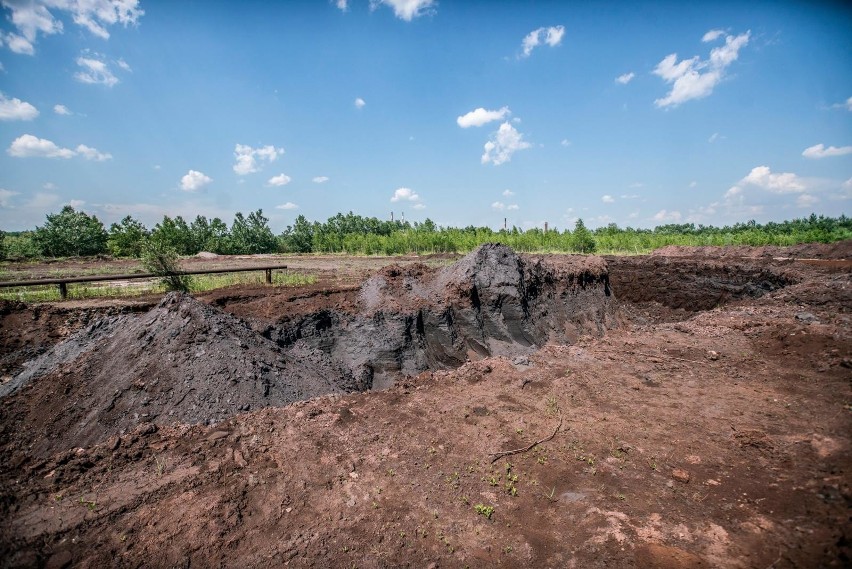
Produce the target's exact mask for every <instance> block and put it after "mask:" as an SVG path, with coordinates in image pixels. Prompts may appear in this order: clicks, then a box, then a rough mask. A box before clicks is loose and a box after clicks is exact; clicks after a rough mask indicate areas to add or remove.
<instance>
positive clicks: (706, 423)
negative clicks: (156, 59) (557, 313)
mask: <svg viewBox="0 0 852 569" xmlns="http://www.w3.org/2000/svg"><path fill="white" fill-rule="evenodd" d="M834 247H837V246H834ZM820 251H821V249H820V247H818V246H812V249H810V250H809V251H808V255H807V256H808V258H820V257H821V258H822V259H824V260H826V261H830V262H823V263H820V264H815V263H812V262H801V261H795V260H791V259H789V258H790V257H795V256H796V255H794V254H785V251H780V254H774V253H773V254H772V255H771V256H763V255H752V254H740V255H738V256H729V255H720V254H718V251H716V250H711V251H709V252H708V254H707V255H704V252H703V251H702V250H691V251H688V254H681V253H683V252H682V251H668V253H669V254H668V255H662V254H658V255H654V256H646V257H616V258H607V259H606V267H607V271H608V279H609V286H611V290H612V293H613V298H615V299H617V303H618V304H617V306H615V308H614V309H615V310H616V313H615V314H614V315H613V317H612V318H606V319H604V321H605V322H606V327H607V330H606V332H605V334H604V335H603V336H599V335H598V333H597V329H596V327H588V326H587V327H585V328H583V332H582V333H580V334H578V335H577V336H576V337H573V336H571V335H569V336H563V337H560V338H554V339H552V340H551V341H550V343H548V344H547V345H546V346H545V347H544V348H542V349H540V350H538V351H535V352H532V353H530V354H529V355H522V356H517V357H506V356H489V357H483V356H482V355H480V354H479V353H478V352H477V351H476V350H471V351H470V352H469V353H468V354H467V355H468V358H469V359H470V361H468V363H464V364H463V365H461V367H458V368H457V369H449V367H447V368H446V369H434V370H432V371H425V372H423V373H420V374H418V375H416V376H414V377H410V378H407V379H405V378H404V379H402V380H400V381H398V382H397V383H396V385H394V386H393V387H391V388H390V389H387V390H384V391H372V392H368V393H355V394H349V395H340V394H331V395H326V396H322V397H319V398H315V399H312V400H309V401H301V402H296V403H292V404H290V405H287V406H285V407H280V408H274V407H269V408H265V409H261V410H254V409H252V410H250V411H248V412H242V413H239V414H237V415H235V416H231V417H230V418H228V419H225V420H224V421H221V422H218V423H215V424H213V425H209V426H207V425H189V424H156V421H155V422H154V423H151V422H141V423H140V424H139V425H138V426H137V427H135V428H133V429H128V430H126V432H125V433H124V434H121V435H111V436H110V437H109V438H107V439H106V440H103V441H100V442H97V443H94V444H91V445H86V446H85V448H77V449H69V450H65V451H61V452H58V453H49V454H46V455H41V456H38V453H35V452H34V451H33V449H28V448H25V447H20V446H18V445H17V444H16V442H15V441H16V440H24V439H16V438H15V433H9V432H8V428H9V426H10V425H11V424H13V423H14V422H15V421H17V420H18V419H17V417H19V415H17V414H16V413H17V411H16V409H13V408H10V406H11V404H10V401H23V400H21V399H19V397H21V396H22V395H23V393H24V391H25V390H22V391H21V392H19V393H18V394H16V395H14V396H13V397H11V398H9V397H6V398H3V399H0V428H2V429H3V430H4V432H5V435H3V442H2V444H3V447H2V466H0V487H2V490H0V518H2V519H3V520H4V523H3V524H2V525H0V560H2V561H0V566H4V567H29V566H34V567H37V566H48V567H66V566H81V567H100V566H105V565H107V566H121V567H143V566H144V567H147V566H156V567H173V566H181V567H191V566H196V567H198V566H201V567H217V566H219V567H243V566H245V567H267V566H282V565H285V564H286V565H289V566H297V567H302V566H305V567H397V566H408V567H429V566H433V567H465V566H469V567H481V566H505V567H659V568H685V567H736V568H739V567H743V568H746V567H756V568H760V569H766V568H767V567H774V568H776V569H777V568H782V567H846V566H849V564H850V554H852V551H850V545H849V540H850V538H852V528H851V527H850V505H851V504H850V499H851V498H852V494H850V488H849V472H850V467H852V458H850V457H852V455H851V454H850V438H849V433H850V432H852V416H851V415H850V402H852V393H851V392H850V386H851V384H850V379H852V341H850V336H851V335H852V278H850V272H852V263H850V262H849V261H839V260H837V257H832V256H831V255H828V254H826V255H822V256H821V255H820ZM831 251H834V250H833V249H832V250H831ZM746 253H748V252H746ZM778 257H786V258H787V259H783V260H779V259H777V258H778ZM844 258H848V257H844ZM531 261H534V259H531ZM550 262H551V263H554V264H556V265H559V264H561V263H566V262H567V263H569V264H570V263H571V262H573V261H570V259H568V260H566V259H564V258H563V257H557V258H552V259H551V261H550ZM417 270H418V269H417V268H413V269H410V270H409V271H408V272H407V271H404V270H403V271H400V270H399V269H386V270H384V271H383V272H382V273H381V274H380V276H381V278H384V279H385V282H386V283H387V282H388V281H389V280H390V281H394V279H397V281H398V283H397V284H401V285H402V287H403V289H400V290H404V289H405V283H406V280H405V279H406V275H410V274H412V272H414V273H416V272H417ZM574 272H577V271H574ZM592 273H593V272H590V273H589V274H592ZM362 276H363V275H362V274H361V273H360V272H358V277H359V278H361V277H362ZM353 280H354V278H353ZM409 284H411V285H412V286H414V284H416V283H415V281H409ZM354 285H355V283H353V282H351V281H349V282H345V283H344V284H342V285H339V287H338V289H337V290H321V289H320V288H319V287H317V286H311V287H306V289H305V290H303V291H297V290H292V289H268V288H264V287H253V288H251V287H243V288H236V289H230V290H226V291H219V292H215V293H209V294H207V295H202V297H201V300H203V301H205V302H207V303H209V304H211V305H212V306H214V307H218V308H221V309H223V310H224V311H225V312H228V313H231V314H233V315H235V316H237V317H239V318H242V319H244V320H246V321H248V322H249V323H250V324H251V328H252V329H253V330H255V331H257V332H263V331H264V330H266V329H267V328H268V327H276V326H281V325H282V323H283V324H285V325H288V324H292V323H293V322H295V321H301V319H303V318H304V317H307V316H309V315H311V314H315V313H317V312H318V311H337V312H339V313H340V314H353V313H356V312H358V310H360V309H361V308H363V303H364V302H365V301H364V299H363V298H362V297H361V295H362V293H363V291H364V289H363V288H356V286H354ZM390 285H391V286H393V285H394V283H393V282H391V283H390ZM393 290H396V289H393ZM589 290H590V291H591V290H593V289H589ZM395 298H396V300H397V301H398V302H400V303H401V304H406V305H407V301H405V299H404V295H401V294H397V295H395ZM567 298H569V300H570V297H567ZM551 302H553V303H554V304H556V303H559V302H563V303H564V302H566V300H565V298H561V299H560V297H559V295H555V296H554V297H553V298H551ZM155 303H156V301H152V302H151V304H152V305H153V304H155ZM120 304H121V303H118V304H116V305H115V306H113V307H110V308H109V310H115V311H117V310H121V306H120ZM93 306H94V307H85V306H76V307H75V308H72V307H70V306H69V305H68V304H67V303H66V304H58V305H53V306H42V307H39V309H38V310H39V314H36V313H35V310H34V308H33V307H22V306H14V305H9V306H6V307H5V308H4V313H2V320H0V342H2V344H0V345H2V346H3V350H4V351H3V354H4V357H5V354H6V349H7V346H11V347H14V346H39V347H40V348H39V349H41V350H42V351H43V350H45V349H47V348H49V347H50V346H52V345H53V344H55V343H56V342H57V341H58V340H59V339H60V338H61V337H66V336H67V335H68V333H70V332H72V331H73V330H72V329H79V328H80V325H78V324H77V320H73V321H72V322H70V323H68V321H69V320H72V319H73V318H76V319H82V318H84V316H83V315H87V317H88V318H89V320H90V321H92V322H93V321H94V319H95V318H96V317H97V316H100V313H98V314H93V313H92V311H93V310H97V311H104V310H106V308H104V306H103V305H97V304H96V305H93ZM542 306H544V305H542ZM62 311H68V312H67V313H63V312H62ZM45 315H49V316H48V317H46V316H45ZM72 315H73V316H72ZM119 317H120V318H142V317H144V316H143V315H140V316H137V317H130V316H119ZM13 323H14V324H13ZM14 350H18V348H14ZM14 350H12V351H14ZM18 351H20V350H18ZM19 359H21V361H23V360H25V359H29V358H27V357H26V356H19ZM4 361H5V360H4ZM10 361H11V360H10ZM8 365H9V366H10V367H9V370H10V371H9V372H8V373H15V372H16V371H17V370H20V369H21V368H20V363H18V364H11V363H10V364H8ZM140 379H144V378H140ZM66 381H68V382H72V383H73V382H74V381H75V377H74V375H73V374H71V375H70V376H69V377H67V378H66ZM63 388H64V386H62V385H60V384H57V386H56V389H63ZM82 400H83V399H81V401H82ZM21 405H23V403H21ZM31 417H32V418H31V419H28V423H27V424H28V425H29V428H30V429H31V432H30V433H28V434H26V436H27V437H29V438H30V439H31V440H34V441H37V440H38V435H39V433H40V429H43V428H44V425H47V424H48V423H49V422H50V421H53V420H54V418H51V417H50V416H49V412H45V413H44V414H43V419H44V422H43V423H40V422H39V420H38V415H37V414H32V415H31ZM543 439H547V440H545V441H544V442H542V443H540V444H538V445H533V443H535V442H536V441H540V440H543ZM527 448H528V449H529V450H525V451H522V452H516V453H513V454H509V455H507V456H504V457H501V458H499V459H497V460H493V459H494V453H499V452H501V451H513V450H521V449H527ZM477 506H479V511H477ZM491 507H493V511H490V510H489V509H488V508H491Z"/></svg>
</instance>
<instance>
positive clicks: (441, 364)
mask: <svg viewBox="0 0 852 569" xmlns="http://www.w3.org/2000/svg"><path fill="white" fill-rule="evenodd" d="M614 324H615V317H614V303H613V298H612V297H611V292H610V289H609V275H608V273H607V268H606V263H605V262H604V261H603V260H602V259H600V258H597V257H592V258H584V257H569V258H563V259H562V260H560V261H555V260H553V259H552V258H549V257H521V256H519V255H517V254H516V253H515V252H514V251H513V250H512V249H510V248H509V247H506V246H504V245H498V244H486V245H482V246H481V247H479V248H477V249H476V250H474V251H473V252H471V253H470V254H468V255H467V256H465V257H464V258H462V259H460V260H459V261H458V262H457V263H455V264H454V265H451V266H449V267H445V268H442V269H430V268H429V267H426V266H424V265H411V266H407V267H398V266H391V267H387V268H385V269H383V270H382V271H380V272H378V273H377V274H375V275H374V276H372V277H371V278H369V279H368V280H367V281H366V282H365V283H364V284H363V286H362V287H361V289H360V291H359V294H358V299H357V308H356V311H355V313H354V314H353V313H351V312H343V311H340V310H334V309H328V310H323V311H320V312H317V313H313V314H309V315H302V316H298V317H295V318H289V317H285V318H283V319H282V320H281V321H279V322H278V323H277V324H275V325H273V326H270V327H269V328H268V329H267V330H266V331H265V335H266V336H267V337H269V338H270V339H273V340H275V341H276V342H278V343H279V344H280V345H281V346H282V347H285V348H286V347H287V346H289V345H291V344H292V343H293V342H295V341H300V342H303V343H305V344H306V345H308V346H310V347H312V348H314V349H315V350H316V351H318V352H323V353H325V354H327V355H328V356H329V357H330V358H331V361H332V362H335V363H336V364H337V365H340V366H341V367H343V368H344V369H347V370H349V373H350V374H351V376H352V377H353V378H354V379H356V380H357V381H358V382H361V383H363V384H365V385H369V386H371V387H373V388H383V387H387V386H388V385H390V384H392V383H393V382H394V381H395V380H396V379H398V378H399V376H400V375H403V376H405V375H414V374H417V373H419V372H422V371H425V370H427V369H449V368H454V367H458V366H459V365H461V364H463V363H464V362H466V361H468V360H470V359H479V358H482V357H488V356H495V355H502V356H510V357H512V356H518V355H524V354H529V353H530V352H532V351H534V350H536V349H537V348H539V347H541V346H543V345H544V344H545V343H547V342H548V341H556V342H560V343H563V344H571V343H574V342H575V341H576V340H577V338H578V337H579V336H580V335H583V334H593V335H601V334H603V332H604V330H605V329H606V328H607V327H609V326H612V325H614Z"/></svg>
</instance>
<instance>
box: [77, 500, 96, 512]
mask: <svg viewBox="0 0 852 569" xmlns="http://www.w3.org/2000/svg"><path fill="white" fill-rule="evenodd" d="M80 503H81V504H83V505H84V506H86V507H87V508H89V511H90V512H94V511H95V508H97V507H98V503H97V502H95V501H94V500H84V499H83V498H82V497H81V498H80Z"/></svg>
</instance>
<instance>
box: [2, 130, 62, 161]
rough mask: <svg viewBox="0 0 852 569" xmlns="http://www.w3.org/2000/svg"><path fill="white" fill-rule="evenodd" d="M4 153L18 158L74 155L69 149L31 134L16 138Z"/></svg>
mask: <svg viewBox="0 0 852 569" xmlns="http://www.w3.org/2000/svg"><path fill="white" fill-rule="evenodd" d="M6 152H7V153H8V154H9V156H15V157H18V158H71V157H73V156H74V155H75V154H76V153H75V152H74V151H73V150H71V149H70V148H61V147H59V146H57V145H56V144H54V143H53V142H52V141H50V140H46V139H44V138H38V137H35V136H33V135H31V134H24V135H21V136H19V137H18V138H16V139H15V140H14V141H12V144H11V145H10V146H9V148H8V149H7V150H6Z"/></svg>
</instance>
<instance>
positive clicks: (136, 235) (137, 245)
mask: <svg viewBox="0 0 852 569" xmlns="http://www.w3.org/2000/svg"><path fill="white" fill-rule="evenodd" d="M148 234H149V232H148V230H147V229H146V228H145V226H144V225H142V223H140V222H139V221H137V220H135V219H133V218H132V217H130V216H129V215H128V216H127V217H125V218H124V219H122V220H121V223H113V224H112V225H110V227H109V238H108V239H107V247H109V252H110V254H112V255H113V256H115V257H140V256H141V255H142V246H143V245H144V244H145V240H146V239H148Z"/></svg>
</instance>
